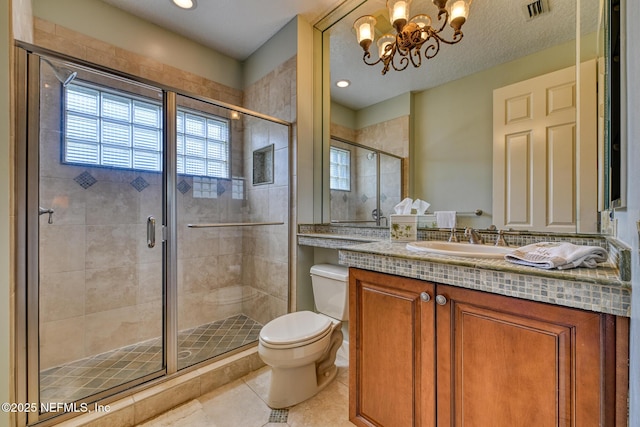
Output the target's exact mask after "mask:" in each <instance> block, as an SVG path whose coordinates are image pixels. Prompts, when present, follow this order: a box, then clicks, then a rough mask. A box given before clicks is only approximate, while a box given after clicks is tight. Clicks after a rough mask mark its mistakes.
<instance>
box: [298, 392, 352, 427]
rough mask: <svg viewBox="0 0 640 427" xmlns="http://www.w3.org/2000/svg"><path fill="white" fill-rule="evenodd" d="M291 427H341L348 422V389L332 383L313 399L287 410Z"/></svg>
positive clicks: (347, 424)
mask: <svg viewBox="0 0 640 427" xmlns="http://www.w3.org/2000/svg"><path fill="white" fill-rule="evenodd" d="M287 423H288V424H289V425H290V426H291V427H324V426H331V427H342V426H353V424H351V423H350V422H349V388H348V387H347V386H345V385H344V384H342V383H341V382H339V381H333V382H332V383H331V384H329V385H328V386H327V388H325V389H324V390H322V391H321V392H320V393H318V394H317V395H316V396H314V397H313V398H311V399H309V400H307V401H304V402H302V403H300V404H298V405H296V406H294V407H293V408H291V409H290V410H289V418H288V420H287Z"/></svg>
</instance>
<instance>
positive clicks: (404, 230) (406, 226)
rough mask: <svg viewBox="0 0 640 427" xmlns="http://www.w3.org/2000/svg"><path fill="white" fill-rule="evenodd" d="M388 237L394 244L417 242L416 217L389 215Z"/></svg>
mask: <svg viewBox="0 0 640 427" xmlns="http://www.w3.org/2000/svg"><path fill="white" fill-rule="evenodd" d="M389 216H390V219H389V235H390V236H391V240H393V241H396V242H414V241H416V240H418V215H398V214H391V215H389Z"/></svg>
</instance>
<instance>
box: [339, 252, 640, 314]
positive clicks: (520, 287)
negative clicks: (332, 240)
mask: <svg viewBox="0 0 640 427" xmlns="http://www.w3.org/2000/svg"><path fill="white" fill-rule="evenodd" d="M339 262H340V264H344V265H347V266H349V267H357V268H362V269H365V270H373V271H378V272H381V273H388V274H394V275H398V276H404V277H411V278H416V279H421V280H429V281H433V282H436V283H442V284H447V285H453V286H459V287H463V288H468V289H475V290H480V291H485V292H491V293H495V294H500V295H506V296H512V297H516V298H523V299H527V300H532V301H540V302H547V303H550V304H556V305H562V306H567V307H573V308H580V309H584V310H590V311H595V312H600V313H609V314H614V315H618V316H630V306H631V289H630V286H629V284H628V283H626V282H622V281H620V280H618V279H617V276H616V275H615V274H612V273H613V272H615V268H613V267H599V268H597V269H584V268H582V269H574V270H566V271H547V270H540V269H534V268H532V267H524V266H518V265H515V264H513V265H512V264H510V263H508V262H506V261H502V260H491V261H484V260H479V259H474V260H472V261H468V260H464V259H462V258H454V257H446V256H438V255H433V256H428V257H423V256H416V254H415V253H413V252H410V251H408V250H406V249H405V248H404V245H403V244H398V243H396V244H393V243H389V242H384V243H383V242H378V243H370V244H363V245H358V246H353V247H349V248H345V249H341V250H340V251H339ZM585 270H587V271H585ZM599 270H600V271H599Z"/></svg>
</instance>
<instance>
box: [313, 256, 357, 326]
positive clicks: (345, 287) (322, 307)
mask: <svg viewBox="0 0 640 427" xmlns="http://www.w3.org/2000/svg"><path fill="white" fill-rule="evenodd" d="M311 285H312V286H313V297H314V299H315V301H316V309H317V310H318V312H320V313H322V314H326V315H327V316H329V317H332V318H334V319H338V320H349V268H348V267H343V266H341V265H333V264H317V265H314V266H313V267H311Z"/></svg>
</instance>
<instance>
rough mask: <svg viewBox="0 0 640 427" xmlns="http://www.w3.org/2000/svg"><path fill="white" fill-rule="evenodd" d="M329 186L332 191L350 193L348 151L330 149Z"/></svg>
mask: <svg viewBox="0 0 640 427" xmlns="http://www.w3.org/2000/svg"><path fill="white" fill-rule="evenodd" d="M329 186H330V188H331V189H332V190H343V191H351V152H350V151H349V150H343V149H341V148H336V147H331V148H330V150H329Z"/></svg>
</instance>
